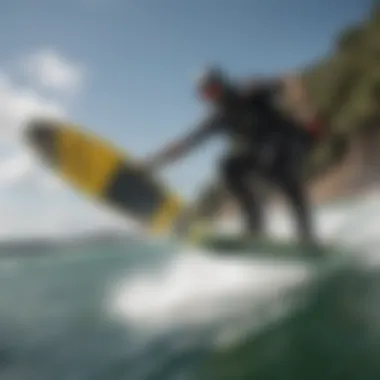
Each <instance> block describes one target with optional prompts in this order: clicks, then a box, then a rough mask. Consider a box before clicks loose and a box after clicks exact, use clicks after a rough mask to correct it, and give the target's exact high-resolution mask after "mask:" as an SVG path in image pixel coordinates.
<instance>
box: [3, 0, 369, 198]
mask: <svg viewBox="0 0 380 380" xmlns="http://www.w3.org/2000/svg"><path fill="white" fill-rule="evenodd" d="M369 4H370V1H369V0H331V1H327V0H318V1H316V0H315V1H306V0H303V1H302V0H287V1H280V0H265V1H264V0H234V1H232V0H230V1H227V0H223V1H221V0H220V1H217V0H207V1H205V0H191V1H190V0H188V1H185V0H161V1H153V0H150V1H148V0H140V1H137V0H124V1H122V0H107V1H106V0H65V1H58V0H35V1H33V2H25V1H21V0H14V1H12V2H10V1H9V2H8V4H7V8H6V10H5V11H3V12H2V13H1V15H0V49H1V52H2V54H1V56H0V58H1V60H0V65H1V73H3V74H4V75H6V76H7V78H8V79H9V82H10V84H9V85H8V87H9V88H12V91H13V92H15V93H16V90H15V89H17V91H24V90H25V89H26V90H27V91H29V90H30V91H33V93H34V95H36V96H40V101H41V102H45V103H49V102H50V103H51V104H50V106H51V107H50V108H52V107H53V108H54V107H56V108H57V107H58V108H60V107H61V108H62V109H64V110H65V112H66V113H67V114H68V115H69V116H70V117H71V118H72V119H73V120H75V121H77V122H79V123H81V124H84V125H86V126H87V127H88V128H91V129H93V130H95V131H97V132H98V133H100V134H102V135H104V136H105V137H107V138H109V139H111V140H114V141H116V142H117V143H118V144H119V145H120V146H122V147H124V148H125V149H127V150H129V151H132V152H133V153H134V154H136V156H138V157H144V155H145V154H147V153H148V152H150V151H152V150H155V149H156V148H159V147H160V146H161V145H162V144H164V143H165V142H166V141H167V140H170V139H172V138H175V137H177V136H179V135H180V134H181V133H183V132H186V130H187V128H189V127H191V126H192V125H193V124H194V123H196V122H197V121H198V120H199V119H200V118H201V117H202V116H203V115H204V113H205V110H204V109H203V106H202V105H201V104H200V103H199V101H198V99H197V98H196V96H195V93H194V88H193V85H194V78H195V77H196V75H197V73H198V72H199V70H200V69H201V68H202V67H203V66H204V65H206V64H208V63H219V64H221V65H223V66H224V67H225V68H226V69H227V70H229V71H230V73H231V74H232V75H235V76H245V75H255V74H259V75H262V74H268V75H269V74H276V73H281V72H283V71H287V70H293V69H296V68H298V67H302V66H303V65H305V64H307V63H310V62H311V61H313V60H314V59H315V58H318V57H320V56H322V55H324V54H326V53H328V51H329V50H330V49H331V48H332V42H333V38H334V37H335V36H336V34H337V33H338V32H339V31H340V30H341V29H342V28H343V27H345V26H346V25H347V24H349V23H351V22H355V21H359V20H360V19H362V18H363V17H364V16H365V15H366V14H367V13H368V9H369ZM39 51H53V52H55V54H58V53H59V55H60V57H61V58H62V59H66V63H67V65H69V63H70V64H71V65H72V66H73V67H76V68H77V71H78V72H79V74H78V75H77V77H73V76H72V78H74V79H75V78H76V79H78V80H77V82H78V81H79V77H80V79H81V81H80V83H81V85H80V91H76V92H75V93H72V92H69V91H66V92H65V93H64V92H63V91H61V92H59V91H58V87H59V83H61V84H62V83H63V82H62V81H61V82H59V83H58V82H55V85H51V84H52V82H49V83H50V86H49V83H45V84H44V85H42V84H43V83H42V82H44V75H43V73H42V74H41V73H40V75H39V76H38V75H36V73H37V74H38V70H40V71H42V69H41V67H39V68H38V67H37V68H36V67H34V66H31V65H30V64H29V66H27V67H28V70H25V67H26V66H25V65H24V66H22V64H21V63H20V62H22V61H23V60H25V62H27V61H28V58H27V57H30V56H33V54H36V52H39ZM37 62H40V61H37ZM21 67H24V69H21ZM33 67H34V68H33ZM31 68H32V69H31ZM32 73H34V74H35V78H34V79H35V80H33V79H32V75H31V74H32ZM37 77H38V78H37ZM66 78H67V76H66ZM37 79H38V80H37ZM74 79H73V80H72V84H73V83H74V82H75V80H74ZM45 82H46V81H45ZM57 83H58V84H57ZM53 84H54V83H53ZM26 90H25V91H26ZM61 90H62V86H61ZM45 103H44V104H45ZM33 104H34V103H33ZM5 111H6V112H7V110H5ZM1 112H2V110H1V108H0V121H2V119H1ZM5 120H7V119H5ZM220 150H221V144H220V142H215V143H211V144H207V145H205V147H204V149H200V150H198V151H197V152H196V153H195V154H193V155H190V156H188V157H187V158H186V159H185V160H183V161H182V162H181V163H179V164H178V165H176V166H174V167H173V168H170V169H168V170H167V171H165V173H163V175H164V177H166V178H168V179H169V180H170V183H171V184H172V185H173V186H175V188H176V189H177V190H178V191H180V193H181V194H183V195H184V196H186V197H192V196H193V195H194V190H195V189H196V188H198V185H200V184H201V183H203V182H204V181H207V179H208V178H210V176H211V175H212V173H213V168H214V159H215V158H216V157H217V154H218V153H219V152H220ZM0 171H1V170H0ZM0 174H1V173H0Z"/></svg>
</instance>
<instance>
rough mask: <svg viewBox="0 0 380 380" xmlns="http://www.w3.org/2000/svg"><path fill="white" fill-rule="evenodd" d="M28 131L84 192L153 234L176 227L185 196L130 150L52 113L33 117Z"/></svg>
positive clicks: (41, 153)
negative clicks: (174, 189) (128, 151)
mask: <svg viewBox="0 0 380 380" xmlns="http://www.w3.org/2000/svg"><path fill="white" fill-rule="evenodd" d="M24 137H25V140H26V142H27V144H28V145H29V146H30V147H31V148H32V150H33V151H34V152H35V153H36V154H37V156H38V157H39V158H40V159H41V160H42V162H43V164H45V165H47V166H48V167H49V168H50V169H52V170H53V171H54V172H55V173H56V174H58V176H60V177H61V178H62V179H63V180H64V181H65V182H66V183H67V184H69V185H70V186H71V187H73V188H74V189H76V190H78V191H79V192H81V193H82V194H84V195H86V196H88V197H90V198H91V199H94V200H96V201H97V202H101V203H102V204H105V205H107V206H109V207H111V208H113V209H114V210H116V211H117V212H118V213H120V214H122V215H124V216H127V217H131V218H133V219H134V220H135V221H137V222H140V223H141V224H143V225H144V227H146V229H147V231H148V233H149V234H154V235H157V234H165V233H168V232H170V231H171V230H172V229H173V228H174V224H175V222H176V221H177V220H178V219H179V216H180V215H181V212H182V210H183V203H182V201H181V200H180V198H179V197H178V196H177V194H175V193H174V192H172V191H171V190H169V188H168V187H167V186H165V184H164V183H163V182H162V181H160V180H159V179H157V178H156V177H155V176H154V175H153V174H152V173H150V172H148V171H147V170H144V169H143V168H142V166H141V165H139V163H138V161H137V160H135V159H134V158H133V157H132V155H130V154H127V153H125V152H124V151H122V150H121V149H119V148H117V147H116V146H115V145H113V144H111V143H110V142H108V141H106V140H105V139H103V138H101V137H99V136H97V135H95V134H94V133H92V132H90V131H86V130H85V129H84V128H83V127H82V126H79V125H76V124H72V123H68V122H65V121H59V120H54V119H33V120H31V121H30V122H29V123H28V125H27V126H26V130H25V136H24Z"/></svg>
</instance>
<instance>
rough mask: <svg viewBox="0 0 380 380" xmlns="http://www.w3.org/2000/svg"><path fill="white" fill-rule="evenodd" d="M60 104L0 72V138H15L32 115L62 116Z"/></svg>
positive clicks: (62, 110)
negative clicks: (18, 84) (19, 84)
mask: <svg viewBox="0 0 380 380" xmlns="http://www.w3.org/2000/svg"><path fill="white" fill-rule="evenodd" d="M64 114H65V112H64V108H63V106H62V105H60V104H58V103H56V102H53V101H51V100H49V99H46V98H44V97H42V96H40V95H39V94H38V93H37V92H36V91H34V90H33V89H31V88H20V87H17V86H16V85H15V84H14V83H12V80H11V78H9V77H7V76H6V75H5V74H1V73H0V139H4V138H9V137H12V138H15V137H17V136H18V133H19V132H20V128H21V127H22V125H23V123H24V122H25V121H26V120H28V118H30V117H34V116H42V115H48V116H63V115H64Z"/></svg>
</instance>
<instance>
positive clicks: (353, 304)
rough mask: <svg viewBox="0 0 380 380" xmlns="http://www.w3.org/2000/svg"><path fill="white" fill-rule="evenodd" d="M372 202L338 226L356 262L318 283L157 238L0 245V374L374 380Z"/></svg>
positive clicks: (290, 269) (375, 242)
mask: <svg viewBox="0 0 380 380" xmlns="http://www.w3.org/2000/svg"><path fill="white" fill-rule="evenodd" d="M378 208H379V207H378ZM378 211H379V210H378V209H374V206H373V204H370V205H369V206H368V207H367V206H366V211H365V212H364V211H363V212H362V215H365V216H364V217H363V219H360V218H359V217H357V223H356V224H355V223H354V222H353V221H352V220H350V222H349V223H345V225H342V226H338V227H339V228H337V227H336V228H335V231H338V230H339V231H341V236H340V238H341V240H342V241H346V243H347V244H348V245H349V246H350V247H353V249H354V251H355V253H356V254H357V255H358V256H357V257H359V261H358V262H356V261H355V265H354V266H351V264H350V265H349V266H342V270H340V271H338V272H337V273H338V274H339V275H337V276H335V275H334V276H332V277H329V279H328V280H326V279H324V280H323V281H321V282H317V281H316V279H317V278H318V277H315V276H314V275H315V273H317V272H316V271H315V269H316V266H313V265H310V263H308V264H307V265H306V263H305V262H303V261H302V260H299V262H293V263H285V262H280V261H273V259H271V260H269V261H267V262H262V261H258V260H255V259H253V258H249V259H248V258H241V259H238V258H233V259H232V258H226V257H223V258H218V257H215V256H213V255H210V254H207V253H206V252H196V251H195V250H191V249H188V248H179V247H174V246H173V245H171V246H170V245H169V244H167V243H162V244H154V245H153V244H148V243H144V242H141V241H140V242H139V241H135V240H131V239H115V240H112V239H111V240H110V239H108V240H107V241H99V240H97V241H91V240H88V241H87V242H85V243H84V242H82V243H78V244H75V243H71V244H60V245H58V244H57V245H55V244H50V245H49V246H45V247H41V246H39V245H34V246H33V245H30V246H28V245H27V246H26V247H24V248H22V249H21V248H18V249H15V248H14V249H12V250H10V249H9V248H6V247H3V248H1V246H0V336H1V339H0V380H2V379H7V380H8V379H31V380H34V379H35V380H37V379H38V380H41V379H48V380H49V379H52V380H60V379H64V380H72V379H77V380H83V379H91V380H97V379H99V380H101V379H107V380H114V379H115V380H116V379H132V380H135V379H136V380H139V379H152V380H164V379H165V380H166V379H173V380H174V379H176V380H177V379H178V380H179V379H236V380H237V379H251V378H254V379H265V380H268V379H271V380H272V379H273V380H274V379H281V380H283V379H290V378H291V379H292V380H298V379H308V380H310V379H321V378H322V377H323V378H325V379H353V380H354V379H355V380H356V379H358V380H359V379H360V380H363V379H371V380H372V379H379V378H380V361H379V360H378V358H379V357H380V301H379V300H380V280H379V279H380V277H379V276H378V271H377V268H378V266H376V265H375V264H376V262H377V261H378V260H377V257H379V248H378V247H379V244H380V239H379V238H378V237H379V236H380V234H379V231H377V230H374V227H376V226H378V225H379V224H378V223H377V221H378V216H377V215H379V213H378ZM339 212H340V211H339ZM344 212H345V213H347V210H346V211H344ZM370 212H372V214H371V213H370ZM356 215H359V214H356ZM371 215H372V216H371ZM338 216H339V215H338ZM334 218H335V216H334ZM339 218H341V216H339ZM339 218H335V219H336V220H337V219H339ZM330 222H331V220H330ZM326 223H327V222H326ZM326 223H325V222H324V226H326ZM334 223H335V222H334ZM370 227H371V228H372V230H371V228H370ZM330 229H331V227H330ZM371 231H372V232H371ZM370 232H371V233H372V235H371V236H370ZM342 262H343V261H342ZM350 263H351V262H350Z"/></svg>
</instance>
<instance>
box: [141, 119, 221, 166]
mask: <svg viewBox="0 0 380 380" xmlns="http://www.w3.org/2000/svg"><path fill="white" fill-rule="evenodd" d="M219 125H220V120H219V118H218V117H216V116H211V117H210V118H208V119H206V120H205V121H203V122H202V123H201V124H200V125H198V126H197V127H196V128H195V129H193V130H192V131H191V132H190V133H189V134H187V135H186V136H184V137H182V138H180V139H179V140H178V141H175V142H173V143H171V144H168V145H167V146H165V147H164V148H163V149H162V150H160V151H159V152H157V153H155V154H153V155H151V156H150V157H149V158H148V160H147V161H146V162H145V164H146V165H147V166H148V167H149V169H160V168H161V167H163V166H164V165H167V164H171V163H173V162H174V161H176V160H178V159H179V158H180V157H182V156H183V155H185V154H186V153H187V152H188V151H190V150H191V149H193V148H195V147H196V146H197V145H198V144H200V143H201V142H203V141H205V140H206V139H207V138H209V137H210V136H211V135H212V134H213V133H214V132H216V130H217V128H218V127H219Z"/></svg>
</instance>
